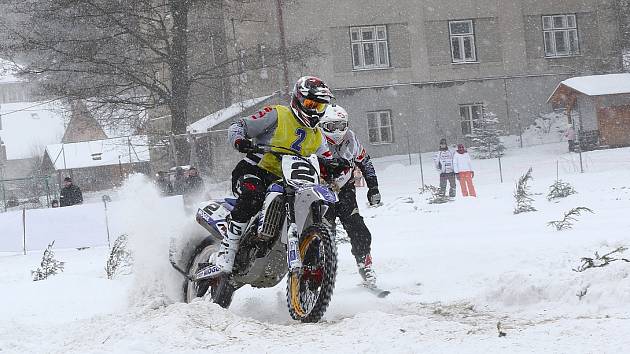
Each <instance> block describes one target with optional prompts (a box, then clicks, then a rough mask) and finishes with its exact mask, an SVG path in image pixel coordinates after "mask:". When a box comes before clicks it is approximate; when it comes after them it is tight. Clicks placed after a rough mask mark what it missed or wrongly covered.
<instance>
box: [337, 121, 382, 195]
mask: <svg viewBox="0 0 630 354" xmlns="http://www.w3.org/2000/svg"><path fill="white" fill-rule="evenodd" d="M328 146H329V148H330V151H331V152H332V155H333V158H342V159H345V160H347V161H349V162H350V165H351V166H352V168H351V169H350V170H349V171H347V172H346V173H348V174H349V175H348V176H347V182H346V184H348V183H352V182H354V179H353V176H352V172H353V171H354V168H359V170H361V173H362V174H363V178H365V182H366V184H367V186H368V188H374V187H378V179H377V177H376V170H375V169H374V165H373V164H372V161H371V160H370V155H368V154H367V151H365V148H364V147H363V145H361V143H360V142H359V139H357V136H356V135H355V134H354V132H353V131H352V130H350V129H348V131H347V132H346V135H345V136H344V137H343V140H342V141H341V144H338V145H336V144H333V143H332V142H329V144H328Z"/></svg>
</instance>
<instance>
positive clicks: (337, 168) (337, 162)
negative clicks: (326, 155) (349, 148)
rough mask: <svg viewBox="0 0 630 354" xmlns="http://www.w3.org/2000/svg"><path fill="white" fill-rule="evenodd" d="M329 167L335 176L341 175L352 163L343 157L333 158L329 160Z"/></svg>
mask: <svg viewBox="0 0 630 354" xmlns="http://www.w3.org/2000/svg"><path fill="white" fill-rule="evenodd" d="M326 165H327V168H328V170H329V172H330V174H332V175H333V176H336V175H339V174H340V173H341V172H343V171H344V170H345V169H346V168H350V163H349V162H348V161H347V160H345V159H342V158H333V159H332V160H329V161H327V164H326Z"/></svg>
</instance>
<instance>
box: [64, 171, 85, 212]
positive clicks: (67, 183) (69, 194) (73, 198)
mask: <svg viewBox="0 0 630 354" xmlns="http://www.w3.org/2000/svg"><path fill="white" fill-rule="evenodd" d="M59 194H60V196H59V206H61V207H67V206H72V205H77V204H82V203H83V193H81V188H79V186H76V185H74V184H73V183H72V178H70V177H66V178H64V179H63V188H61V192H60V193H59Z"/></svg>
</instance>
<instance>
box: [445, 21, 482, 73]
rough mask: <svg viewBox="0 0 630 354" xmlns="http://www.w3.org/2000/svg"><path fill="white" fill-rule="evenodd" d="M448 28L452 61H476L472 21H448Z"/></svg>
mask: <svg viewBox="0 0 630 354" xmlns="http://www.w3.org/2000/svg"><path fill="white" fill-rule="evenodd" d="M448 30H449V35H450V39H451V58H452V59H453V63H470V62H476V61H477V53H476V49H475V29H474V26H473V21H472V20H465V21H449V22H448Z"/></svg>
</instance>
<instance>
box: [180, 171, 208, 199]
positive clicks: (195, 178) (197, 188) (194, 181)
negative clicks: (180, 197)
mask: <svg viewBox="0 0 630 354" xmlns="http://www.w3.org/2000/svg"><path fill="white" fill-rule="evenodd" d="M184 185H185V187H184V194H200V193H201V192H203V179H201V177H200V176H199V171H197V169H196V168H194V167H191V168H190V169H189V170H188V177H186V180H185V182H184Z"/></svg>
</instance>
